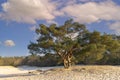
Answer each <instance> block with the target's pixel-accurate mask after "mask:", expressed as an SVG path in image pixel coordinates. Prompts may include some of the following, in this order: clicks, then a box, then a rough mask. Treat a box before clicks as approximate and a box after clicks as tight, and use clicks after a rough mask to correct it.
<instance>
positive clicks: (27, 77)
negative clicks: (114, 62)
mask: <svg viewBox="0 0 120 80" xmlns="http://www.w3.org/2000/svg"><path fill="white" fill-rule="evenodd" d="M7 70H8V71H7ZM2 71H3V72H4V74H7V75H10V72H11V74H13V73H14V75H12V76H6V77H2V76H1V78H0V80H120V66H74V67H72V68H70V69H67V70H66V69H64V68H49V69H46V70H45V69H44V70H41V68H39V67H25V66H24V67H18V68H14V67H11V66H7V67H0V75H3V73H2ZM16 71H17V72H16ZM16 74H17V75H16Z"/></svg>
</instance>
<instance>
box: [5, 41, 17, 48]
mask: <svg viewBox="0 0 120 80" xmlns="http://www.w3.org/2000/svg"><path fill="white" fill-rule="evenodd" d="M4 45H5V46H8V47H13V46H15V43H14V41H12V40H6V41H5V42H4Z"/></svg>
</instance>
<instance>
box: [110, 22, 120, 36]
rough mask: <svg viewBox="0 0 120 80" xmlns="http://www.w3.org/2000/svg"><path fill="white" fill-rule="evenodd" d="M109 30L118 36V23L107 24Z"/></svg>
mask: <svg viewBox="0 0 120 80" xmlns="http://www.w3.org/2000/svg"><path fill="white" fill-rule="evenodd" d="M109 26H110V29H111V30H113V31H115V34H118V35H120V21H118V22H114V23H112V24H109Z"/></svg>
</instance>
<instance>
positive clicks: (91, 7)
mask: <svg viewBox="0 0 120 80" xmlns="http://www.w3.org/2000/svg"><path fill="white" fill-rule="evenodd" d="M62 11H63V12H64V13H65V14H66V16H71V17H73V18H74V19H75V20H76V21H79V22H81V23H93V22H98V21H101V20H106V21H110V20H115V21H117V20H120V14H119V13H120V6H118V5H117V4H115V3H114V2H112V1H104V2H99V3H97V2H87V3H84V4H81V3H79V4H77V3H74V4H72V5H67V6H66V7H64V8H63V9H62Z"/></svg>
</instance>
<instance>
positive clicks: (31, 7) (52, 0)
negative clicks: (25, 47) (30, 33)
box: [0, 0, 120, 31]
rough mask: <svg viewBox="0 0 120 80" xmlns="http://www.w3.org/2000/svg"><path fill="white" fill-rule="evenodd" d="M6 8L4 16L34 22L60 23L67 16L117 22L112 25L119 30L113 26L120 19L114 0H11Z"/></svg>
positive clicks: (1, 14)
mask: <svg viewBox="0 0 120 80" xmlns="http://www.w3.org/2000/svg"><path fill="white" fill-rule="evenodd" d="M81 2H84V3H81ZM2 8H3V12H1V13H0V18H2V19H4V20H8V21H16V22H24V23H30V24H35V23H36V21H38V20H46V22H47V23H56V22H55V21H54V19H56V18H57V17H58V16H59V17H61V16H62V17H63V16H64V17H71V18H73V19H74V20H75V21H78V22H80V23H86V24H89V23H95V22H100V21H103V20H104V21H107V22H110V21H114V22H115V23H114V24H112V26H109V28H110V29H111V30H115V31H118V27H113V26H114V25H115V24H116V22H117V24H118V22H120V5H118V4H116V3H115V2H114V0H19V1H18V0H7V2H5V3H3V4H2ZM31 30H34V27H32V28H31Z"/></svg>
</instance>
